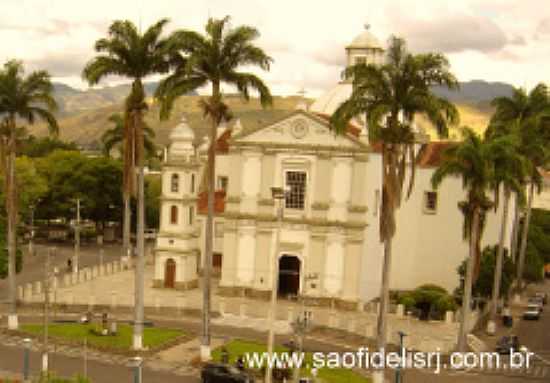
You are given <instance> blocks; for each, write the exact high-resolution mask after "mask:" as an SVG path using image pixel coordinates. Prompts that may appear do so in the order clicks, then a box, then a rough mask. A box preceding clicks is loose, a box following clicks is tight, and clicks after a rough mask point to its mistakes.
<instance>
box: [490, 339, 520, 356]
mask: <svg viewBox="0 0 550 383" xmlns="http://www.w3.org/2000/svg"><path fill="white" fill-rule="evenodd" d="M519 349H520V344H519V338H518V337H517V335H511V336H503V337H502V338H500V339H499V340H498V342H497V346H496V349H495V351H496V352H498V353H499V354H510V351H518V350H519Z"/></svg>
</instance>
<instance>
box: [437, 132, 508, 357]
mask: <svg viewBox="0 0 550 383" xmlns="http://www.w3.org/2000/svg"><path fill="white" fill-rule="evenodd" d="M463 134H464V141H462V142H461V143H460V144H457V145H456V146H452V147H450V148H449V149H447V150H446V151H445V153H444V156H443V161H442V163H441V165H440V166H439V167H438V168H437V169H436V171H435V172H434V174H433V176H432V186H433V187H434V188H437V187H439V185H441V183H442V182H443V180H445V179H446V178H448V177H460V178H461V179H462V185H463V187H464V189H465V190H466V192H467V198H466V200H465V201H463V202H461V203H459V208H460V209H461V210H462V213H463V214H464V236H465V238H466V239H468V240H469V249H470V250H469V257H468V259H467V267H466V278H465V281H464V293H463V298H462V320H461V322H460V330H459V336H458V345H457V348H458V350H459V351H465V350H466V335H467V333H468V317H469V314H470V305H471V298H472V284H473V282H474V280H475V279H476V278H477V274H478V272H479V261H480V243H481V237H482V234H483V226H484V223H485V216H486V212H487V210H489V209H490V208H491V207H492V206H494V202H493V201H491V200H490V199H489V197H488V196H487V193H488V192H489V191H490V190H494V189H495V188H496V184H497V182H501V183H502V181H497V178H496V177H495V175H496V171H495V164H497V163H499V164H501V163H502V161H503V158H505V154H508V153H511V152H513V150H514V146H513V145H512V143H511V140H510V139H509V137H502V138H497V139H494V140H483V139H482V138H481V137H480V136H478V135H477V134H476V133H475V132H474V131H472V130H470V129H468V128H466V129H464V131H463ZM497 161H501V162H497ZM515 186H517V185H515ZM515 186H514V187H515Z"/></svg>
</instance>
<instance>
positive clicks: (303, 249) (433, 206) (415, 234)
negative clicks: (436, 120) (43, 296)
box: [153, 30, 513, 307]
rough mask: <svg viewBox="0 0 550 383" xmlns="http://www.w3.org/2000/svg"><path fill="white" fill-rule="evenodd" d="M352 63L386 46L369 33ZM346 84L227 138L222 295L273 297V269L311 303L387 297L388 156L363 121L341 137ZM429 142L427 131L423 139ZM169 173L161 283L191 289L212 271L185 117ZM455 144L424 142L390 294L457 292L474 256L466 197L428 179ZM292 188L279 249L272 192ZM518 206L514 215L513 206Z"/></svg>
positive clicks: (375, 57) (355, 47)
mask: <svg viewBox="0 0 550 383" xmlns="http://www.w3.org/2000/svg"><path fill="white" fill-rule="evenodd" d="M346 52H347V59H348V64H352V63H356V62H360V61H365V62H373V63H380V62H382V60H383V48H382V45H381V44H380V43H379V42H378V41H377V40H376V38H375V37H374V36H373V35H372V34H371V33H370V32H369V31H368V30H365V31H364V32H363V33H362V34H360V35H359V36H358V37H357V38H356V39H354V40H353V42H352V43H351V44H350V45H349V46H348V47H347V48H346ZM351 90H352V84H351V83H350V82H345V81H344V82H340V83H338V84H337V85H336V86H335V87H334V88H333V89H331V90H329V91H328V92H327V93H326V94H325V95H323V96H321V97H320V98H319V99H317V100H316V101H315V102H314V103H313V104H312V105H311V106H310V107H309V108H308V107H306V106H305V105H300V106H298V108H297V109H296V110H295V111H292V112H289V113H288V115H287V116H285V117H283V118H281V119H279V120H278V121H274V122H270V123H267V124H265V125H260V126H258V127H254V128H252V129H249V128H247V127H246V126H242V125H241V123H240V121H234V122H233V123H232V124H230V126H229V127H227V128H226V129H225V130H223V131H221V132H220V133H219V135H218V142H217V152H218V156H217V164H216V175H217V179H218V185H217V186H218V188H217V190H216V201H215V211H216V215H215V226H214V257H213V267H214V269H215V270H216V272H217V273H219V286H218V289H217V291H218V293H220V294H227V295H235V294H245V295H248V296H252V297H259V298H260V297H268V296H269V293H270V291H271V288H272V286H273V279H274V278H273V271H274V267H275V264H276V263H275V261H276V260H277V265H278V269H279V276H278V280H279V282H278V285H277V286H276V288H277V289H278V292H279V294H280V295H283V296H295V295H302V296H308V297H311V298H316V299H318V300H319V302H327V303H329V302H333V303H335V304H337V305H340V306H344V307H348V306H349V307H353V305H355V304H357V302H367V301H370V300H372V299H374V298H376V297H378V295H379V291H380V280H381V270H382V260H383V246H382V244H381V243H380V240H379V231H378V221H379V209H380V203H381V200H380V195H381V193H380V191H381V170H382V163H381V153H380V151H379V147H378V146H377V145H373V144H372V143H369V140H368V137H367V136H366V134H365V129H364V127H363V122H362V121H359V120H357V121H355V120H354V121H352V122H351V123H350V124H349V126H348V130H347V132H346V133H345V134H343V135H340V136H336V135H335V134H334V133H333V132H332V131H331V129H330V125H329V117H330V115H331V114H332V113H333V112H334V110H335V109H336V108H337V107H338V105H340V103H341V102H343V101H345V100H346V99H347V98H348V97H349V96H350V94H351ZM421 136H422V135H419V137H421ZM170 139H171V146H170V149H169V151H168V158H167V161H166V162H165V164H164V166H163V171H162V197H161V220H160V230H159V236H158V239H157V244H156V251H155V276H154V281H153V284H154V286H156V287H159V288H160V287H165V288H176V289H189V288H194V287H196V286H197V285H198V279H199V275H200V272H201V269H202V267H203V264H202V263H203V259H204V257H203V256H202V255H203V254H204V226H205V218H206V217H205V212H206V193H205V192H204V191H199V183H200V180H201V178H202V174H203V172H204V168H205V163H206V152H205V150H204V149H205V147H206V145H207V144H204V145H203V146H202V147H199V148H196V147H194V146H193V142H194V140H195V137H194V133H193V130H192V129H191V128H190V127H189V126H188V124H187V123H186V121H185V119H183V120H182V122H181V123H180V124H179V125H178V126H176V127H175V128H174V130H173V132H172V134H171V136H170ZM447 145H448V143H444V142H427V139H425V138H424V141H422V140H421V141H419V143H418V145H417V149H418V151H419V156H418V157H419V158H418V164H417V166H418V168H417V176H416V182H415V187H414V191H413V193H412V195H411V197H410V199H408V200H406V201H404V202H403V203H402V205H401V208H400V210H399V211H398V213H397V234H396V236H395V238H394V244H393V254H394V256H393V262H392V274H391V278H390V287H391V289H392V290H408V289H413V288H415V287H417V286H419V285H421V284H424V283H435V284H438V285H441V286H443V287H445V288H446V289H448V290H449V291H452V290H453V289H454V288H455V287H457V285H458V284H459V278H458V275H457V270H456V269H457V267H458V265H459V264H460V263H461V262H462V261H463V260H464V259H465V257H466V256H467V254H468V246H467V243H466V242H464V240H463V238H462V223H463V216H462V213H461V212H460V211H459V209H458V207H457V204H458V202H459V201H461V200H463V199H464V198H465V193H464V191H463V189H462V183H461V181H460V180H459V179H450V180H446V181H444V183H443V184H442V185H441V186H440V188H439V190H437V191H435V190H433V189H432V187H431V183H430V178H431V175H432V174H433V171H434V169H435V167H436V166H437V165H438V164H439V162H440V160H441V153H442V152H443V150H444V148H445V147H446V146H447ZM272 187H282V188H285V189H286V190H288V192H287V194H286V197H285V199H284V200H283V201H282V204H283V207H284V209H283V219H282V225H281V231H280V239H279V243H277V242H276V237H277V230H278V221H277V204H278V203H281V202H279V201H276V200H274V199H273V198H272V193H271V188H272ZM511 210H513V209H511ZM501 214H502V212H501V210H497V211H496V212H494V211H491V212H490V213H489V215H488V218H487V225H486V229H485V233H484V243H485V244H495V243H496V242H497V240H498V232H499V227H500V220H501Z"/></svg>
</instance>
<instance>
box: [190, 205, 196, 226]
mask: <svg viewBox="0 0 550 383" xmlns="http://www.w3.org/2000/svg"><path fill="white" fill-rule="evenodd" d="M194 220H195V207H194V206H189V225H192V224H193V221H194Z"/></svg>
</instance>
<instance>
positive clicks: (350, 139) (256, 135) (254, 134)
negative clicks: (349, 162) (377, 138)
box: [231, 110, 367, 150]
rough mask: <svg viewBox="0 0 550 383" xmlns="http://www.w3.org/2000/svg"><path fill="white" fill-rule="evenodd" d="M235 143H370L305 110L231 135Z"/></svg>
mask: <svg viewBox="0 0 550 383" xmlns="http://www.w3.org/2000/svg"><path fill="white" fill-rule="evenodd" d="M231 144H237V145H238V144H248V145H254V144H258V145H262V146H279V147H280V146H289V147H293V146H311V147H337V148H342V149H345V148H349V149H355V150H366V149H367V145H365V144H364V143H363V142H361V141H360V140H359V139H358V138H357V137H355V136H354V135H353V134H351V133H345V134H342V135H336V134H335V133H334V131H332V130H331V129H330V125H329V122H328V120H326V119H325V118H323V117H320V116H317V115H315V114H312V113H308V112H306V111H302V110H297V111H294V112H292V113H291V114H289V115H288V116H286V117H284V118H282V119H280V120H279V121H276V122H273V123H270V124H267V125H265V126H261V127H258V128H256V129H254V130H252V131H244V132H241V133H238V134H236V135H234V136H233V137H232V138H231Z"/></svg>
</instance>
